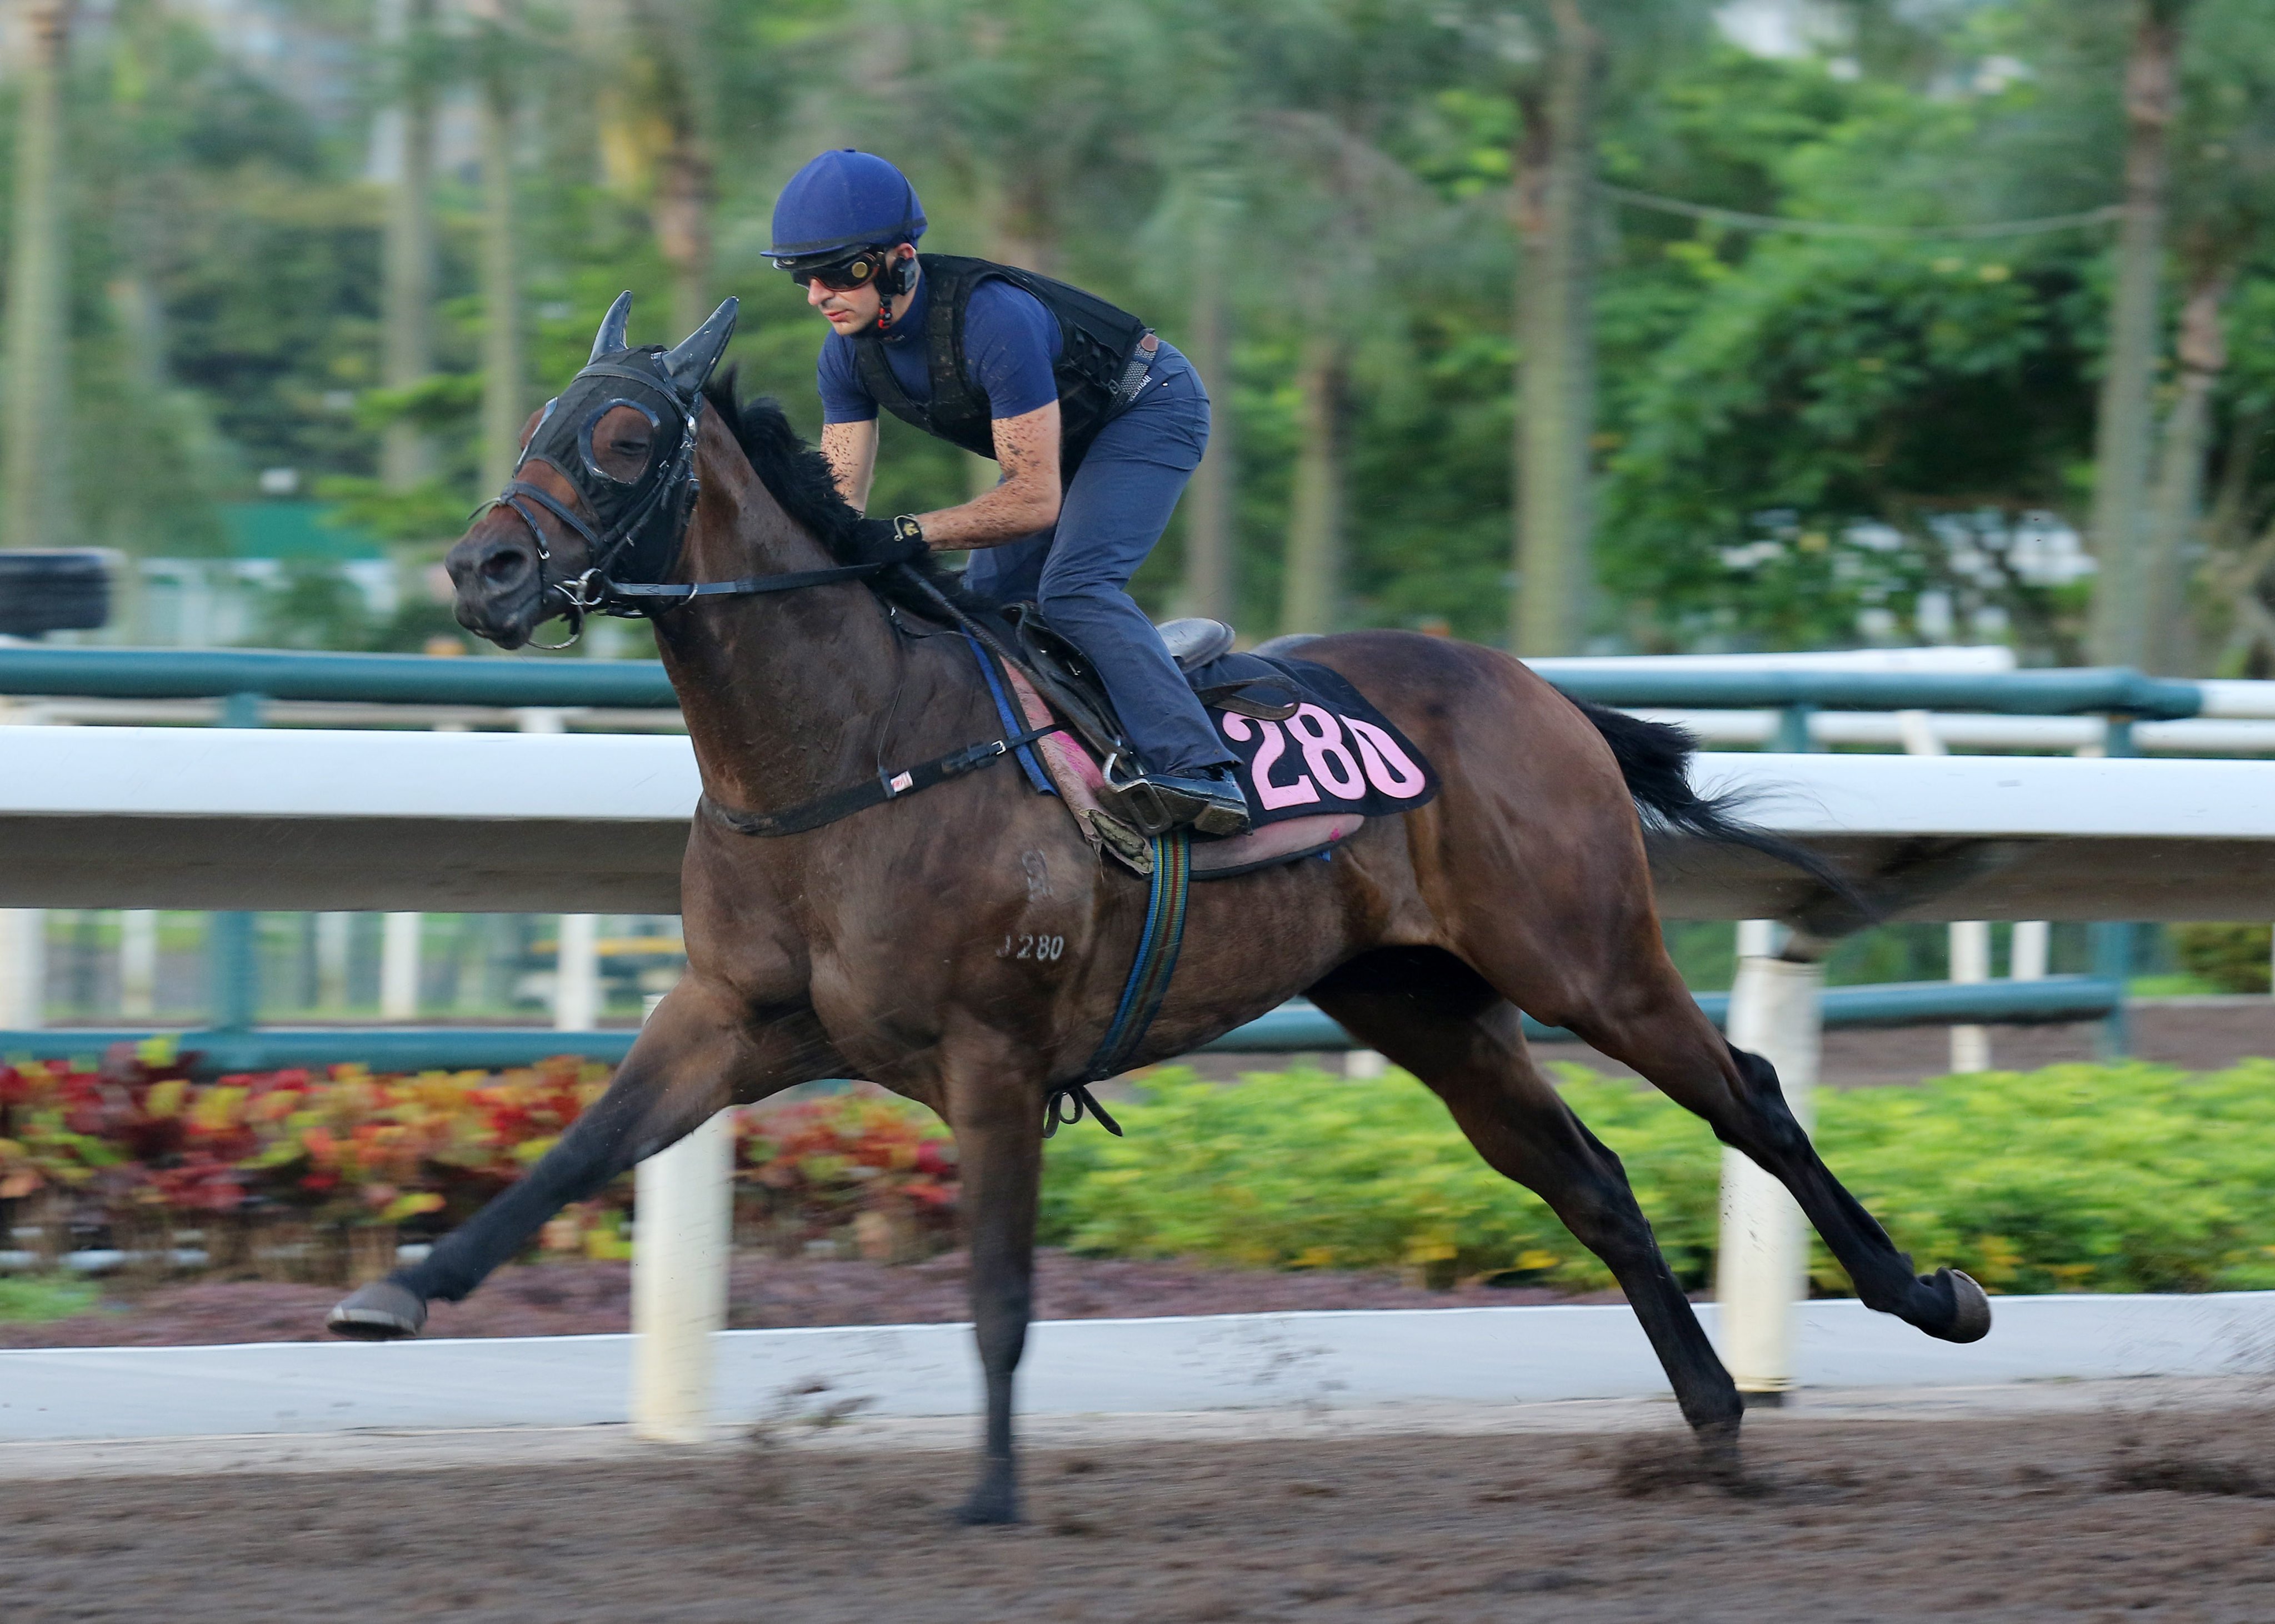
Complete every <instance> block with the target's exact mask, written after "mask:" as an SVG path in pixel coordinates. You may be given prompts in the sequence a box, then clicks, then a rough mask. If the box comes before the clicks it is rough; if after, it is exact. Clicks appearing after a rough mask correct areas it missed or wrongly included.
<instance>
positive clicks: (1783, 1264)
mask: <svg viewBox="0 0 2275 1624" xmlns="http://www.w3.org/2000/svg"><path fill="white" fill-rule="evenodd" d="M1776 934H1777V927H1776V926H1775V925H1772V923H1771V922H1770V921H1768V920H1766V919H1749V920H1747V921H1745V922H1744V923H1743V924H1742V925H1740V926H1739V927H1738V975H1737V980H1736V981H1735V984H1734V985H1733V986H1732V987H1731V989H1730V1015H1729V1029H1728V1030H1729V1038H1730V1043H1731V1046H1733V1047H1735V1048H1740V1049H1746V1050H1750V1051H1751V1052H1752V1053H1754V1054H1758V1055H1760V1056H1761V1057H1762V1058H1763V1059H1764V1060H1766V1061H1769V1063H1770V1064H1771V1065H1772V1066H1774V1067H1775V1068H1776V1069H1777V1074H1778V1080H1779V1082H1780V1083H1781V1084H1783V1085H1784V1088H1785V1098H1786V1103H1787V1104H1788V1106H1789V1107H1792V1110H1793V1114H1794V1115H1795V1117H1797V1118H1798V1119H1800V1122H1801V1125H1802V1126H1803V1128H1804V1129H1806V1128H1808V1127H1810V1124H1811V1122H1813V1120H1814V1118H1815V1115H1816V1113H1815V1111H1814V1109H1813V1108H1812V1102H1811V1100H1810V1094H1811V1091H1813V1090H1814V1089H1815V1087H1816V1084H1817V1071H1818V1055H1819V1053H1820V1050H1821V1048H1822V1044H1823V1038H1822V1031H1821V1027H1820V1022H1819V1002H1820V996H1821V993H1822V989H1823V986H1824V982H1825V967H1824V965H1823V964H1821V963H1814V962H1810V961H1805V960H1802V959H1797V958H1781V957H1780V956H1778V955H1777V951H1776ZM1808 1264H1809V1252H1808V1245H1807V1237H1806V1235H1805V1233H1804V1231H1803V1227H1802V1217H1801V1209H1800V1207H1798V1206H1797V1205H1795V1203H1794V1199H1793V1197H1791V1196H1790V1195H1788V1194H1787V1193H1786V1188H1785V1186H1784V1185H1782V1184H1780V1182H1778V1181H1777V1180H1776V1179H1775V1178H1773V1177H1772V1176H1771V1175H1769V1174H1767V1173H1765V1172H1764V1171H1763V1170H1762V1169H1761V1168H1760V1167H1757V1166H1755V1165H1754V1163H1753V1161H1752V1159H1750V1158H1749V1157H1746V1156H1744V1155H1742V1154H1741V1153H1740V1152H1736V1151H1733V1150H1725V1151H1724V1152H1722V1233H1721V1243H1720V1245H1719V1248H1718V1249H1717V1252H1716V1259H1715V1279H1714V1296H1715V1301H1716V1302H1717V1303H1719V1305H1720V1331H1721V1343H1722V1362H1723V1363H1725V1364H1726V1365H1727V1366H1728V1367H1729V1371H1730V1375H1731V1378H1732V1379H1734V1380H1735V1381H1736V1383H1737V1384H1738V1391H1739V1392H1740V1393H1741V1394H1743V1395H1744V1397H1745V1401H1746V1403H1747V1404H1748V1405H1750V1406H1753V1405H1778V1404H1782V1403H1783V1402H1784V1401H1785V1397H1784V1395H1785V1394H1786V1393H1787V1392H1788V1391H1789V1390H1790V1389H1791V1388H1792V1386H1793V1385H1794V1303H1795V1301H1796V1300H1797V1299H1799V1298H1800V1297H1801V1296H1802V1295H1803V1293H1804V1292H1805V1291H1806V1289H1807V1287H1808Z"/></svg>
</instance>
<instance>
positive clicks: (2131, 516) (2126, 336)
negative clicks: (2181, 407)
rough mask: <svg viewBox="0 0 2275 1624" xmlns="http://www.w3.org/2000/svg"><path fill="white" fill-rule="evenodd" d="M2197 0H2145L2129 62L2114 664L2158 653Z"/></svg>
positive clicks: (2105, 508) (2096, 613)
mask: <svg viewBox="0 0 2275 1624" xmlns="http://www.w3.org/2000/svg"><path fill="white" fill-rule="evenodd" d="M2187 4H2188V0H2141V5H2140V13H2139V15H2140V22H2139V26H2137V27H2136V28H2135V31H2134V35H2133V51H2132V56H2131V57H2130V59H2129V60H2128V62H2127V64H2126V68H2125V116H2126V126H2127V133H2126V143H2125V220H2124V225H2123V229H2122V231H2121V233H2120V237H2119V238H2118V246H2117V294H2116V298H2115V300H2114V302H2113V304H2112V306H2111V308H2110V313H2109V346H2108V356H2107V361H2106V367H2107V370H2106V371H2105V373H2104V374H2103V377H2102V381H2101V404H2100V416H2099V421H2098V423H2097V426H2096V430H2095V442H2094V487H2093V517H2092V521H2091V523H2092V531H2093V550H2094V558H2095V563H2096V575H2095V580H2094V590H2093V623H2092V635H2091V639H2090V640H2091V644H2092V653H2093V658H2094V659H2095V660H2097V661H2100V662H2101V663H2103V664H2105V665H2129V666H2141V665H2145V664H2147V663H2148V662H2149V661H2150V630H2149V627H2150V609H2149V604H2150V580H2149V565H2148V560H2147V557H2146V553H2147V550H2148V548H2147V530H2148V507H2149V462H2150V438H2151V435H2152V434H2153V433H2154V422H2153V419H2152V416H2151V412H2150V389H2151V388H2152V387H2153V385H2154V383H2155V381H2156V370H2157V283H2158V276H2159V275H2160V273H2161V271H2162V269H2163V261H2164V254H2165V200H2166V193H2167V191H2168V190H2169V187H2170V183H2171V172H2170V170H2171V165H2170V161H2169V158H2168V155H2167V153H2166V150H2165V140H2166V136H2167V133H2168V132H2169V131H2170V128H2171V125H2172V122H2173V108H2174V102H2175V99H2176V89H2175V82H2174V68H2175V63H2176V59H2177V57H2179V55H2180V45H2181V14H2182V12H2183V11H2186V9H2187Z"/></svg>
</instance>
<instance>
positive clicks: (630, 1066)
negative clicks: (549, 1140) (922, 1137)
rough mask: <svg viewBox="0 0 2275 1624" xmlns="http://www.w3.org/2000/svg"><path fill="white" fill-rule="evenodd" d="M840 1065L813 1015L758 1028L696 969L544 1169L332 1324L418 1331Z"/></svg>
mask: <svg viewBox="0 0 2275 1624" xmlns="http://www.w3.org/2000/svg"><path fill="white" fill-rule="evenodd" d="M842 1071H843V1066H842V1063H841V1062H840V1061H838V1060H837V1057H836V1055H835V1053H834V1052H833V1051H832V1050H831V1048H830V1046H829V1045H828V1041H827V1039H825V1038H824V1037H823V1036H822V1034H821V1030H820V1026H819V1025H818V1024H817V1023H816V1022H815V1021H814V1019H813V1016H812V1015H811V1014H810V1013H805V1012H800V1013H799V1014H797V1015H795V1016H788V1017H786V1018H783V1019H781V1020H778V1021H775V1022H773V1023H768V1024H766V1025H760V1026H752V1025H751V1024H749V1023H748V1017H747V1016H746V1014H745V1013H744V1008H743V1007H742V1006H741V1005H740V1004H738V1003H737V1002H736V1001H734V1000H733V999H732V997H731V996H730V995H729V994H728V993H726V991H725V989H723V988H718V987H714V986H709V985H707V984H706V983H704V982H701V981H699V980H698V979H696V978H693V977H690V978H687V979H685V980H683V981H682V982H681V983H680V984H679V985H678V986H676V987H675V988H673V989H672V991H671V993H670V994H669V996H668V997H666V998H665V999H664V1001H663V1002H662V1003H661V1004H659V1005H658V1006H657V1007H656V1010H655V1013H654V1015H652V1016H649V1017H648V1022H647V1024H646V1026H645V1027H643V1028H642V1029H641V1031H640V1035H639V1039H637V1040H636V1041H635V1042H634V1043H633V1045H632V1048H631V1054H628V1055H626V1056H625V1057H624V1064H623V1065H622V1066H621V1067H619V1068H618V1069H617V1070H616V1080H615V1081H614V1082H612V1083H610V1084H608V1091H607V1092H606V1093H604V1094H602V1095H601V1098H600V1099H597V1100H595V1101H594V1102H593V1107H592V1109H590V1110H589V1111H586V1113H585V1114H583V1115H581V1116H579V1117H578V1119H577V1120H576V1122H573V1123H571V1125H570V1128H569V1130H568V1131H567V1132H566V1133H564V1134H563V1135H562V1136H561V1139H560V1142H559V1143H558V1144H556V1145H554V1147H553V1148H552V1149H551V1150H549V1151H548V1152H546V1153H545V1154H544V1155H543V1156H542V1157H540V1159H538V1162H537V1165H536V1166H535V1167H532V1168H531V1169H530V1170H529V1171H528V1172H527V1173H526V1174H525V1175H522V1177H521V1178H520V1179H519V1180H518V1181H517V1182H515V1183H514V1184H512V1185H511V1186H510V1187H509V1188H508V1189H506V1190H503V1191H501V1192H500V1193H499V1194H498V1195H497V1196H496V1197H494V1198H493V1199H492V1200H491V1201H490V1202H489V1204H488V1205H486V1206H484V1207H483V1208H482V1210H481V1211H480V1212H477V1213H475V1214H474V1215H473V1217H472V1218H471V1219H468V1220H466V1222H465V1224H464V1225H463V1226H461V1227H459V1228H457V1229H454V1230H452V1231H451V1232H450V1234H449V1235H445V1236H443V1237H442V1240H440V1241H438V1242H437V1243H435V1250H433V1251H432V1252H430V1253H429V1254H428V1255H427V1258H425V1259H424V1260H422V1261H420V1262H419V1263H415V1264H412V1265H410V1266H409V1267H407V1268H401V1269H397V1270H396V1271H395V1273H392V1274H389V1276H388V1277H387V1278H386V1279H385V1280H375V1281H374V1282H373V1283H372V1284H370V1285H368V1286H366V1287H363V1288H361V1289H359V1290H358V1291H355V1292H352V1293H351V1294H350V1295H348V1296H347V1297H346V1298H345V1299H344V1301H343V1302H342V1303H340V1304H339V1306H338V1307H336V1308H335V1309H334V1310H333V1311H332V1312H331V1318H329V1320H328V1321H327V1324H328V1325H329V1327H330V1329H331V1330H332V1331H333V1332H334V1333H336V1334H338V1335H341V1336H349V1337H355V1338H358V1339H359V1340H362V1341H389V1340H391V1339H393V1338H396V1337H404V1336H416V1335H417V1334H418V1333H419V1327H420V1326H422V1325H424V1324H425V1323H426V1320H427V1303H429V1302H430V1301H432V1300H433V1299H435V1298H436V1297H440V1298H442V1299H443V1300H444V1301H445V1302H450V1303H456V1302H457V1301H458V1300H459V1299H460V1298H462V1297H464V1296H465V1295H466V1294H467V1293H468V1292H470V1291H472V1290H473V1288H475V1287H477V1286H479V1285H480V1284H481V1283H482V1281H483V1280H484V1279H485V1278H487V1277H488V1274H489V1273H490V1271H491V1270H493V1269H495V1268H496V1267H497V1266H498V1265H500V1264H502V1263H503V1262H505V1261H506V1260H507V1259H508V1258H511V1257H514V1256H515V1255H516V1254H518V1252H519V1251H520V1250H522V1248H524V1247H525V1246H526V1245H528V1244H529V1242H530V1239H531V1237H533V1235H536V1233H537V1232H538V1230H539V1229H540V1228H541V1227H544V1224H545V1221H546V1220H548V1219H549V1218H551V1217H552V1216H553V1215H554V1214H555V1213H556V1212H559V1211H560V1210H561V1209H562V1208H563V1207H564V1206H566V1205H569V1204H570V1203H571V1202H572V1201H582V1200H584V1199H586V1197H590V1196H592V1195H594V1194H596V1193H598V1192H599V1191H600V1190H601V1188H602V1187H603V1186H605V1185H606V1184H607V1183H608V1181H609V1180H611V1179H613V1178H615V1177H616V1175H619V1174H621V1173H623V1172H624V1170H625V1169H626V1168H628V1167H631V1166H632V1165H633V1164H634V1163H635V1162H638V1161H640V1160H642V1159H646V1157H649V1156H652V1155H654V1153H655V1152H658V1151H660V1150H661V1149H663V1148H664V1147H665V1146H666V1145H668V1144H672V1143H673V1142H674V1141H675V1140H677V1139H680V1138H682V1137H684V1136H686V1135H687V1134H688V1133H690V1132H692V1131H693V1130H694V1129H696V1128H698V1127H699V1126H700V1125H701V1124H702V1123H704V1122H707V1121H708V1120H709V1119H710V1117H711V1115H712V1114H713V1113H714V1112H716V1111H718V1110H720V1109H722V1107H726V1106H728V1105H731V1104H747V1103H748V1102H749V1101H751V1100H753V1099H764V1098H765V1097H766V1096H767V1095H768V1094H772V1093H775V1092H778V1091H781V1090H782V1089H785V1088H788V1087H790V1086H791V1085H792V1084H798V1083H805V1082H809V1081H811V1080H813V1078H816V1077H822V1076H835V1075H841V1074H842Z"/></svg>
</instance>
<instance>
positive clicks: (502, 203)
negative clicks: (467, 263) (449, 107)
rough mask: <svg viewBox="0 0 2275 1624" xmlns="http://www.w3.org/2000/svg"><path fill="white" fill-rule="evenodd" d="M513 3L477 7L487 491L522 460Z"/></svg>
mask: <svg viewBox="0 0 2275 1624" xmlns="http://www.w3.org/2000/svg"><path fill="white" fill-rule="evenodd" d="M514 9H515V0H486V3H485V4H481V5H480V6H479V7H478V8H477V10H478V14H479V15H480V16H481V17H482V19H483V20H484V21H485V23H486V24H487V25H488V31H489V36H490V37H489V39H488V42H487V45H488V64H487V69H488V71H487V72H485V73H484V74H483V77H482V87H481V93H482V94H481V143H482V239H481V281H482V489H483V491H484V493H485V494H487V493H488V492H491V491H495V490H499V489H502V488H503V487H504V485H505V482H506V481H507V480H510V479H511V478H512V477H513V465H514V461H515V459H516V458H517V457H519V456H520V454H521V425H522V419H524V418H525V417H526V416H527V415H528V413H527V411H526V409H525V407H524V405H523V404H522V389H523V377H524V370H525V363H524V360H523V356H522V340H521V279H520V273H519V270H518V267H517V266H516V264H515V256H514V247H515V240H514V238H515V223H514V208H513V203H514V198H513V87H512V84H511V82H510V79H508V77H507V75H508V72H509V68H508V62H509V60H510V59H509V57H508V55H507V51H508V49H509V42H510V35H509V32H508V31H509V29H510V26H511V25H512V22H513V20H514V18H513V13H514Z"/></svg>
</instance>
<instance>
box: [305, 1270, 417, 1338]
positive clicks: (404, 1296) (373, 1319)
mask: <svg viewBox="0 0 2275 1624" xmlns="http://www.w3.org/2000/svg"><path fill="white" fill-rule="evenodd" d="M426 1323H427V1299H426V1298H424V1297H422V1296H420V1295H419V1294H418V1293H417V1292H415V1291H412V1289H411V1288H408V1287H406V1286H398V1285H397V1284H396V1283H395V1282H394V1281H393V1280H374V1281H372V1283H371V1284H370V1285H368V1286H364V1287H360V1288H358V1289H356V1290H354V1291H351V1292H350V1293H349V1294H348V1295H346V1296H345V1297H344V1298H343V1299H342V1300H341V1302H340V1305H339V1306H338V1307H337V1308H336V1309H334V1310H333V1311H331V1314H330V1316H329V1318H326V1319H325V1321H324V1329H326V1330H327V1331H329V1332H330V1333H332V1334H333V1335H334V1336H344V1337H350V1338H352V1339H353V1340H355V1341H359V1342H393V1341H400V1340H402V1339H403V1338H404V1337H408V1336H416V1335H418V1334H419V1327H420V1326H423V1325H425V1324H426Z"/></svg>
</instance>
